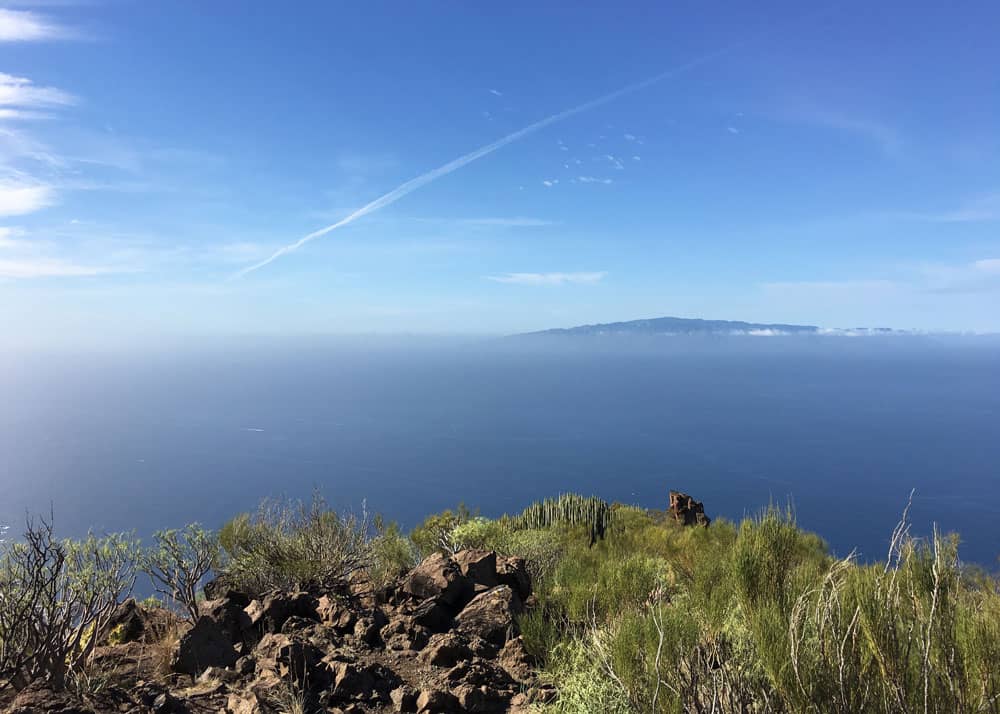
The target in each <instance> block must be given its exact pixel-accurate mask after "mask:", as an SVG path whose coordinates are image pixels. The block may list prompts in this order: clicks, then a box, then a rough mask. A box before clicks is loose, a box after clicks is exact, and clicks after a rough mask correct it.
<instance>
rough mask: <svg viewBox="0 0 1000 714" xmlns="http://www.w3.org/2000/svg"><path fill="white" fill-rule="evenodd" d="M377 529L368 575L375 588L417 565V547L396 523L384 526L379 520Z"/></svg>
mask: <svg viewBox="0 0 1000 714" xmlns="http://www.w3.org/2000/svg"><path fill="white" fill-rule="evenodd" d="M375 529H376V532H377V534H378V535H376V537H375V538H374V540H372V543H371V565H370V566H369V568H368V575H369V578H370V579H371V582H372V585H373V586H374V587H375V588H382V587H385V586H386V585H388V584H389V583H391V582H392V581H393V580H395V579H396V578H398V577H399V576H400V575H402V574H403V573H405V572H406V571H407V570H409V569H410V568H412V567H413V566H414V565H416V563H417V548H416V546H415V545H413V542H412V541H411V540H410V539H409V538H407V537H406V536H405V535H403V533H402V532H401V531H400V530H399V526H398V525H397V524H396V523H390V524H389V525H388V526H383V525H382V523H381V522H380V521H379V522H376V524H375Z"/></svg>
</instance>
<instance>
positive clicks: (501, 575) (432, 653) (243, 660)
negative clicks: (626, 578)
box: [9, 550, 553, 714]
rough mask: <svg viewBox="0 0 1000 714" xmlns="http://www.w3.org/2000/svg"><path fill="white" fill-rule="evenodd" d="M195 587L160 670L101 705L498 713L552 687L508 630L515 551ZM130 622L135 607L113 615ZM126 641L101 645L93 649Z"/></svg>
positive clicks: (513, 606)
mask: <svg viewBox="0 0 1000 714" xmlns="http://www.w3.org/2000/svg"><path fill="white" fill-rule="evenodd" d="M207 590H208V592H209V593H210V594H212V595H213V596H215V597H214V599H212V600H208V601H206V602H204V603H203V604H202V606H201V611H200V617H199V619H198V620H197V622H196V623H195V624H194V625H193V626H191V627H189V628H188V629H187V630H186V631H185V632H184V633H183V634H182V635H181V636H180V637H179V638H178V639H177V640H176V644H175V645H174V646H173V647H172V650H171V652H170V653H169V668H170V670H172V674H170V675H169V676H168V677H167V678H165V679H164V678H161V679H160V680H159V682H158V683H157V682H153V681H149V682H147V681H145V680H143V679H141V678H139V677H136V681H135V684H134V686H133V687H132V692H131V695H132V700H133V701H132V704H133V705H134V707H133V708H130V707H129V706H118V707H116V708H115V709H113V710H114V711H137V712H156V714H171V713H172V712H178V713H179V712H201V711H212V712H220V711H221V712H227V713H229V714H278V713H279V712H285V711H289V710H290V709H292V708H293V707H292V705H291V704H290V700H291V699H297V701H298V702H299V703H301V704H302V705H304V708H305V710H307V711H326V712H334V713H336V712H340V713H341V714H348V713H353V714H360V713H362V712H425V713H429V712H435V713H438V712H505V711H527V709H528V707H529V705H530V704H531V703H533V702H538V701H544V700H546V699H547V698H549V697H551V696H552V694H553V692H552V690H551V689H549V688H546V687H544V686H541V685H539V684H537V683H536V682H535V681H534V677H533V670H532V662H531V658H530V657H529V655H528V653H527V651H526V650H525V648H524V644H523V642H522V639H521V637H520V633H519V631H518V626H517V620H516V616H517V615H519V614H520V613H522V612H524V610H525V609H526V608H528V607H531V605H532V604H533V598H532V593H531V581H530V578H529V576H528V571H527V568H526V564H525V561H524V560H523V559H521V558H516V557H502V556H498V555H497V554H496V553H493V552H487V551H480V550H466V551H462V552H459V553H458V554H456V555H454V556H445V555H440V554H438V555H433V556H431V557H429V558H427V559H426V560H424V561H423V562H422V563H420V564H419V565H418V566H417V567H415V568H414V569H413V570H412V571H410V572H409V573H407V574H406V575H405V576H404V577H402V578H401V579H399V580H398V581H397V582H396V583H395V584H393V585H392V586H390V587H387V588H385V589H383V590H381V591H379V592H377V593H371V592H362V591H361V590H360V588H355V589H354V592H350V591H344V592H319V591H315V592H272V593H268V594H267V595H265V596H263V597H261V598H259V599H250V598H249V597H247V596H246V595H244V594H242V593H239V592H233V591H228V592H222V591H221V590H222V589H221V588H220V587H218V586H216V587H214V588H208V589H207ZM139 619H141V618H140V616H139V615H138V614H135V613H134V606H133V608H130V611H129V612H128V613H124V617H123V621H125V622H128V623H138V622H139ZM127 631H128V632H129V633H135V632H139V631H141V628H140V627H139V626H138V624H133V625H130V626H129V628H128V630H127ZM126 639H127V638H126ZM137 644H138V643H123V644H118V645H115V646H113V647H106V648H103V649H104V650H107V651H103V652H102V653H101V658H102V659H109V658H110V659H113V658H114V657H115V656H116V653H117V654H118V655H121V656H123V657H124V656H125V655H127V654H128V651H129V650H128V648H129V647H134V646H135V645H137ZM33 696H35V699H34V700H32V704H33V707H34V708H31V709H27V710H26V709H24V707H23V706H20V707H19V703H18V702H16V701H15V703H14V707H12V708H11V709H9V711H18V712H19V713H21V714H26V712H27V711H39V710H40V709H39V708H38V707H39V704H38V701H37V699H38V697H37V695H33ZM26 703H27V702H25V704H26ZM59 708H61V707H59ZM74 711H75V710H74ZM109 711H111V710H110V709H109ZM67 714H68V712H67Z"/></svg>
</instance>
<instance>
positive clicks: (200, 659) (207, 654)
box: [170, 616, 237, 676]
mask: <svg viewBox="0 0 1000 714" xmlns="http://www.w3.org/2000/svg"><path fill="white" fill-rule="evenodd" d="M236 659H237V653H236V650H235V649H234V648H233V643H232V642H231V641H230V639H229V637H228V636H227V635H226V633H225V632H224V631H223V630H222V628H221V627H220V626H219V624H218V623H217V622H216V621H215V620H213V619H211V618H210V617H205V616H202V617H199V618H198V622H196V623H195V625H194V627H192V628H191V629H190V630H188V631H187V632H185V633H184V635H182V636H181V638H180V640H179V641H178V643H177V649H175V650H174V652H173V655H172V656H171V660H170V668H171V669H172V670H173V671H174V672H180V673H182V674H190V675H192V676H197V675H199V674H201V673H202V672H203V671H204V670H205V669H207V668H208V667H232V666H233V665H234V664H236Z"/></svg>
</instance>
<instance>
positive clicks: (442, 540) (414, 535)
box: [410, 503, 475, 558]
mask: <svg viewBox="0 0 1000 714" xmlns="http://www.w3.org/2000/svg"><path fill="white" fill-rule="evenodd" d="M474 517H475V514H474V513H473V512H472V511H470V510H469V509H468V508H467V507H466V506H465V504H464V503H460V504H458V508H456V509H455V510H454V511H452V510H451V509H448V510H446V511H441V513H434V514H432V515H430V516H427V518H425V519H424V520H423V522H422V523H421V524H420V525H418V526H417V527H416V528H414V529H413V531H412V532H411V533H410V540H412V541H413V544H414V545H415V546H416V547H417V550H418V551H419V552H420V557H421V558H426V557H427V556H428V555H431V554H432V553H439V552H440V553H456V552H458V551H459V550H461V548H460V547H456V545H457V544H456V543H455V542H454V541H453V540H452V533H453V532H454V530H455V528H457V527H458V526H460V525H462V524H463V523H466V522H467V521H469V520H471V519H472V518H474Z"/></svg>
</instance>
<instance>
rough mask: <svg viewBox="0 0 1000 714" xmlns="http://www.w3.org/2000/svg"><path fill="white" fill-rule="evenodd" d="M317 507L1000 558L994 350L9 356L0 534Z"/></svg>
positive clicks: (690, 340) (578, 345) (824, 346)
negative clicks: (946, 548) (904, 533)
mask: <svg viewBox="0 0 1000 714" xmlns="http://www.w3.org/2000/svg"><path fill="white" fill-rule="evenodd" d="M314 489H318V490H319V491H320V492H321V493H322V494H323V495H324V496H325V497H326V498H327V500H328V501H330V502H331V503H332V504H334V505H335V506H337V507H338V508H341V509H352V510H355V511H360V510H361V509H362V508H367V509H368V510H370V511H377V512H380V513H382V514H384V515H385V516H386V517H387V518H390V519H393V520H397V521H399V522H401V523H402V524H403V525H404V526H406V527H411V526H412V525H414V524H415V523H417V522H418V521H419V520H420V519H421V518H422V517H423V516H424V515H426V514H428V513H431V512H433V511H437V510H441V509H443V508H447V507H453V506H455V505H456V504H457V503H458V502H460V501H461V502H464V503H466V504H468V505H469V506H472V507H477V508H479V509H480V511H481V512H482V513H483V515H487V516H493V515H498V514H500V513H502V512H505V511H509V512H510V511H517V510H520V509H521V508H523V507H524V506H526V505H527V504H528V503H529V502H531V501H532V500H534V499H538V498H542V497H545V496H550V495H556V494H558V493H561V492H570V491H572V492H580V493H584V494H597V495H599V496H602V497H604V498H607V499H612V500H619V501H624V502H629V503H635V504H639V505H642V506H646V507H656V508H663V507H665V505H666V502H667V492H668V490H670V489H676V490H682V491H685V492H687V493H690V494H691V495H693V496H694V497H695V498H697V499H699V500H701V501H703V502H704V504H705V510H706V512H707V513H708V514H709V515H710V516H712V517H713V518H717V517H724V518H728V519H734V520H737V519H740V518H742V517H744V516H746V515H752V514H754V513H757V512H759V511H760V509H762V508H764V507H766V506H767V505H768V504H769V503H774V504H777V505H781V506H784V505H786V504H791V505H792V506H793V507H794V510H795V513H796V516H797V519H798V522H799V523H800V525H802V526H803V527H804V528H807V529H809V530H813V531H816V532H818V533H819V534H820V535H821V536H823V537H824V538H825V539H826V540H827V542H828V543H829V544H830V547H831V549H832V550H833V551H834V552H836V553H837V554H840V555H846V554H847V553H849V552H851V551H856V552H857V553H858V554H859V557H861V558H863V559H867V560H876V559H879V558H882V557H884V554H885V548H886V546H887V543H888V537H889V535H890V533H891V531H892V529H893V527H894V525H895V523H896V522H897V520H898V519H899V516H900V514H901V512H902V511H903V508H904V506H905V505H906V503H907V500H908V498H909V496H910V493H911V491H914V490H915V491H914V496H913V508H912V510H911V516H912V520H913V524H914V526H913V527H914V531H915V532H916V533H918V534H928V533H930V532H931V529H932V528H933V526H934V525H935V524H936V525H937V526H938V527H939V528H940V529H941V530H944V531H949V530H955V531H958V532H959V533H961V536H962V546H961V549H960V553H961V555H962V557H963V558H964V559H965V560H967V561H970V562H976V563H980V564H983V565H985V566H987V567H989V568H991V569H992V568H994V567H995V565H996V562H997V556H998V555H1000V529H998V527H997V525H996V524H997V523H998V522H1000V342H998V341H997V340H996V339H995V338H972V337H968V338H959V337H953V338H932V337H894V338H875V337H865V338H850V337H732V338H695V337H683V338H680V337H678V338H660V339H653V340H648V341H643V342H630V343H627V344H622V343H620V342H618V341H617V340H601V339H582V340H579V341H573V340H569V341H565V342H562V343H551V344H550V343H547V342H542V341H506V340H466V341H459V340H449V341H438V340H433V339H414V340H380V339H368V340H307V339H297V340H276V339H275V340H249V339H248V340H234V341H228V342H224V341H215V342H206V343H198V344H193V345H187V346H178V345H174V346H172V347H170V348H164V349H162V350H159V351H154V350H151V349H150V350H140V349H135V350H129V351H127V352H119V353H117V354H111V353H100V352H89V353H85V354H76V355H68V354H65V353H63V354H59V353H55V352H52V353H31V354H29V353H19V354H15V353H9V354H5V355H4V356H3V357H2V358H0V523H3V522H6V523H8V524H10V525H11V526H12V529H13V530H15V531H16V530H17V528H18V527H19V526H21V524H23V521H24V517H25V514H26V513H27V512H35V513H37V512H44V513H49V512H50V510H51V512H52V513H53V514H54V518H55V522H56V527H57V530H58V531H59V533H61V534H63V535H81V534H83V533H85V532H86V531H87V530H88V529H92V530H95V531H101V532H104V531H118V530H135V531H136V532H137V533H139V534H140V535H142V534H149V533H151V532H152V531H153V530H155V529H158V528H165V527H174V526H180V525H183V524H184V523H187V522H190V521H199V522H201V523H203V524H205V525H207V526H211V527H218V526H219V525H221V524H222V523H223V522H224V521H225V520H226V519H228V518H229V517H231V516H232V515H234V514H236V513H238V512H241V511H246V510H251V509H253V508H254V507H255V506H256V504H257V503H258V502H259V501H260V500H261V499H262V498H264V497H270V496H279V495H287V496H291V497H308V496H309V494H310V493H311V491H313V490H314Z"/></svg>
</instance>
